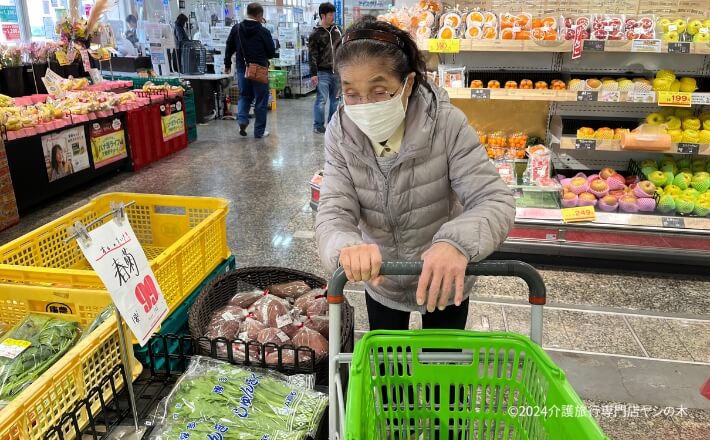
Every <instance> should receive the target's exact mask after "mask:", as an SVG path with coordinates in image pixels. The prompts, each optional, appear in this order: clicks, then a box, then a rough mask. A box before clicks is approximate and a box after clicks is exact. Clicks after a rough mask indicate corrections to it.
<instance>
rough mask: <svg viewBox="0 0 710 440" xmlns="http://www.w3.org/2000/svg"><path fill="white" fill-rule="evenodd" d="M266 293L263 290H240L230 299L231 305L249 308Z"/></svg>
mask: <svg viewBox="0 0 710 440" xmlns="http://www.w3.org/2000/svg"><path fill="white" fill-rule="evenodd" d="M264 295H266V294H265V293H264V291H262V290H256V289H255V290H247V291H244V292H239V293H237V294H236V295H234V296H233V297H232V299H230V300H229V305H232V306H238V307H241V308H243V309H248V308H249V307H251V305H252V304H254V303H255V302H256V301H257V300H258V299H260V298H261V297H263V296H264Z"/></svg>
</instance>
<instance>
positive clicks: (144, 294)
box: [77, 219, 168, 346]
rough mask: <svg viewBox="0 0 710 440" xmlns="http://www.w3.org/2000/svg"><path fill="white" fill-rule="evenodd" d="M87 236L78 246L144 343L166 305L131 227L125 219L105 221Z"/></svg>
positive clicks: (79, 241)
mask: <svg viewBox="0 0 710 440" xmlns="http://www.w3.org/2000/svg"><path fill="white" fill-rule="evenodd" d="M89 237H90V242H89V243H86V242H85V241H84V240H82V239H78V240H77V242H78V243H79V247H80V248H81V250H82V252H84V256H85V257H86V259H87V260H88V261H89V263H90V264H91V267H92V268H93V269H94V270H95V271H96V273H97V274H98V275H99V278H101V281H103V282H104V284H105V285H106V288H107V289H108V291H109V293H110V294H111V299H113V303H114V304H115V305H116V308H117V309H118V312H119V313H120V314H121V316H123V318H124V319H125V320H126V323H128V327H129V328H130V329H131V331H132V332H133V334H134V335H135V336H136V339H137V340H138V342H139V343H140V345H141V346H144V345H145V344H146V343H147V342H148V339H150V336H151V335H152V334H153V332H155V330H156V329H157V328H158V326H159V325H160V323H161V322H162V321H163V318H165V317H166V316H167V314H168V305H167V303H166V302H165V298H164V297H163V292H162V291H161V290H160V286H158V283H157V281H155V275H154V274H153V271H152V270H151V268H150V265H149V264H148V258H147V257H146V256H145V252H143V248H141V245H140V243H139V242H138V239H137V238H136V234H135V233H134V232H133V228H131V225H130V224H129V223H128V219H124V220H123V221H122V222H121V224H118V223H117V222H116V221H109V222H107V223H105V224H103V225H101V226H99V227H98V228H96V229H94V230H93V231H90V232H89Z"/></svg>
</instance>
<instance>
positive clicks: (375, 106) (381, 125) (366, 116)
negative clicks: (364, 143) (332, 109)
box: [344, 78, 409, 142]
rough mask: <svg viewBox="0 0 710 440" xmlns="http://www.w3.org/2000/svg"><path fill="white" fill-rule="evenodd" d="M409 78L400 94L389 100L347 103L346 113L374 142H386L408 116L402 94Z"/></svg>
mask: <svg viewBox="0 0 710 440" xmlns="http://www.w3.org/2000/svg"><path fill="white" fill-rule="evenodd" d="M408 80H409V78H407V79H406V80H405V81H404V85H403V86H402V91H400V92H399V94H398V95H397V96H395V97H393V98H391V99H388V100H387V101H382V102H370V103H367V104H357V105H347V104H345V106H344V109H345V114H346V115H348V117H349V118H350V119H351V120H352V121H353V122H354V123H355V125H357V127H358V128H359V129H360V130H362V132H363V133H365V134H366V135H367V137H369V138H370V139H372V140H373V141H374V142H384V141H386V140H387V139H389V138H390V136H392V134H393V133H394V132H395V130H397V127H399V125H400V124H401V123H402V121H404V118H405V116H406V114H405V108H404V104H403V103H402V94H403V93H404V89H405V88H406V87H407V81H408Z"/></svg>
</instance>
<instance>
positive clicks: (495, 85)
mask: <svg viewBox="0 0 710 440" xmlns="http://www.w3.org/2000/svg"><path fill="white" fill-rule="evenodd" d="M488 88H489V89H500V82H499V81H496V80H494V79H492V80H490V81H488Z"/></svg>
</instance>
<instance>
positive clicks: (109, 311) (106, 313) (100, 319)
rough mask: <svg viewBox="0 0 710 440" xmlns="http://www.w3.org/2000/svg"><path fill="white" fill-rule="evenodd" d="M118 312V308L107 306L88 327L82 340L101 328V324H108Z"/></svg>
mask: <svg viewBox="0 0 710 440" xmlns="http://www.w3.org/2000/svg"><path fill="white" fill-rule="evenodd" d="M115 311H116V307H115V306H114V305H113V304H109V305H108V306H106V308H105V309H103V310H102V311H101V313H99V314H98V315H96V318H94V320H93V321H91V324H89V326H88V327H86V330H84V332H83V333H82V335H81V339H80V340H84V339H85V338H86V337H87V336H89V335H90V334H91V332H93V331H94V330H96V329H97V328H99V327H100V326H101V324H103V323H104V322H106V320H107V319H109V318H110V317H111V316H112V315H113V314H114V313H115Z"/></svg>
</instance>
